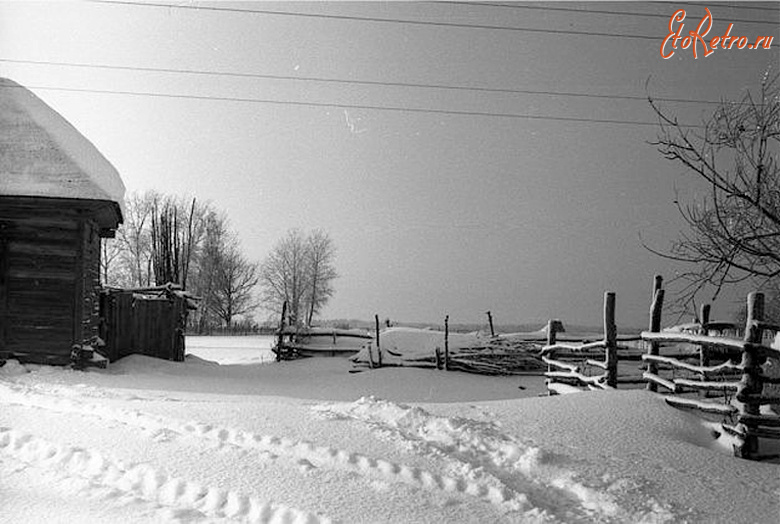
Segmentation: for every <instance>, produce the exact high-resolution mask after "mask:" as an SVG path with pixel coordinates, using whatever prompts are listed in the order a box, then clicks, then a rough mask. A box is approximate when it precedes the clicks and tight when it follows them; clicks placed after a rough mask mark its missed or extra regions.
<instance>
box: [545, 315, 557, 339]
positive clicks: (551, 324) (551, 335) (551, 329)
mask: <svg viewBox="0 0 780 524" xmlns="http://www.w3.org/2000/svg"><path fill="white" fill-rule="evenodd" d="M557 335H558V323H557V322H556V321H555V320H553V319H550V320H548V321H547V345H548V346H552V345H553V344H555V342H556V338H557Z"/></svg>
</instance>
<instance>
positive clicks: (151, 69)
mask: <svg viewBox="0 0 780 524" xmlns="http://www.w3.org/2000/svg"><path fill="white" fill-rule="evenodd" d="M0 62H6V63H11V64H34V65H49V66H58V67H59V66H62V67H76V68H89V69H106V70H117V71H142V72H150V73H174V74H188V75H202V76H223V77H234V78H258V79H264V80H285V81H288V80H289V81H297V82H316V83H324V84H327V83H332V84H342V85H356V86H378V87H404V88H420V89H442V90H450V91H473V92H482V93H495V94H519V95H543V96H559V97H577V98H595V99H606V100H631V101H642V102H646V101H647V97H646V96H637V95H606V94H597V93H577V92H573V91H547V90H534V89H510V88H497V87H485V86H453V85H446V84H425V83H414V82H386V81H379V80H346V79H342V78H328V77H311V76H295V75H269V74H262V73H240V72H231V71H204V70H197V69H174V68H164V67H140V66H121V65H109V64H84V63H77V62H56V61H48V60H17V59H11V58H0ZM653 99H654V100H656V101H659V102H674V103H688V104H720V103H721V102H720V101H718V100H696V99H691V98H663V97H658V98H656V97H653Z"/></svg>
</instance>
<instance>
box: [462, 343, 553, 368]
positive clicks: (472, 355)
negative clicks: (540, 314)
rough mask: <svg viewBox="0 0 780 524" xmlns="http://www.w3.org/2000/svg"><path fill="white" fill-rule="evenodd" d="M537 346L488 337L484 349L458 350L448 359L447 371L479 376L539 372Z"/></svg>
mask: <svg viewBox="0 0 780 524" xmlns="http://www.w3.org/2000/svg"><path fill="white" fill-rule="evenodd" d="M540 348H541V346H540V344H538V343H535V342H528V341H524V340H508V339H502V338H498V337H495V338H492V339H490V340H489V341H488V343H487V344H485V345H484V346H475V347H467V348H459V349H457V350H456V351H454V352H452V354H451V355H450V358H449V368H450V369H456V370H458V371H466V372H468V373H478V374H482V375H521V374H526V373H542V372H544V370H546V366H545V364H544V363H543V362H542V361H541V359H540V358H539V355H538V353H539V350H540Z"/></svg>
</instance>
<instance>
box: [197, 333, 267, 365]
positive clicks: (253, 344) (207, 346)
mask: <svg viewBox="0 0 780 524" xmlns="http://www.w3.org/2000/svg"><path fill="white" fill-rule="evenodd" d="M273 340H274V337H272V336H267V335H250V336H243V337H240V336H235V337H226V336H216V337H206V336H191V335H187V338H186V340H185V346H186V348H187V351H186V353H187V354H188V355H195V356H196V357H199V358H202V359H204V360H211V361H213V362H217V363H219V364H223V365H224V364H262V363H266V362H273V361H274V358H275V355H274V354H273V352H272V351H271V344H272V343H273Z"/></svg>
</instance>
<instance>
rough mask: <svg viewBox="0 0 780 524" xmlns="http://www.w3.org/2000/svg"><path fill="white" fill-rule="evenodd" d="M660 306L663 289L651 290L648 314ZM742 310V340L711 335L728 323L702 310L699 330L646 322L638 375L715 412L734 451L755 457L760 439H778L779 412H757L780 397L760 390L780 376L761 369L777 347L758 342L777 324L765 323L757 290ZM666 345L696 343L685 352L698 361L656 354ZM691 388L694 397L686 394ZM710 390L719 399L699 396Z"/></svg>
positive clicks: (672, 396)
mask: <svg viewBox="0 0 780 524" xmlns="http://www.w3.org/2000/svg"><path fill="white" fill-rule="evenodd" d="M662 307H663V289H656V291H655V295H654V299H653V306H652V309H651V318H655V317H658V318H659V319H660V316H661V308H662ZM747 311H748V314H747V321H746V324H745V329H744V336H743V338H742V340H738V339H735V338H731V337H724V336H712V335H711V334H710V333H711V332H712V331H713V330H715V331H718V330H722V329H723V328H724V327H727V326H728V324H727V323H722V322H709V321H708V319H707V318H706V317H707V316H708V315H707V312H705V311H703V312H702V318H701V319H700V324H699V326H698V329H696V328H695V326H694V327H693V328H692V329H689V330H688V332H668V331H667V332H660V329H659V328H660V322H658V323H651V326H650V331H644V332H642V335H641V336H642V340H645V341H646V342H647V343H648V352H647V354H646V355H643V357H642V359H643V360H644V361H645V362H647V371H645V372H644V374H643V376H644V378H645V379H646V380H647V389H649V390H650V391H658V388H659V387H661V388H663V390H664V391H666V392H668V393H669V396H667V397H666V402H667V403H668V404H669V405H671V406H674V407H676V408H682V409H690V410H694V411H698V412H702V413H710V414H715V415H718V416H720V417H721V419H722V422H721V426H722V428H723V430H724V431H725V432H727V433H729V434H731V435H733V436H735V437H737V439H738V442H739V444H737V445H735V447H734V454H735V455H737V456H739V457H744V458H755V459H760V458H764V457H762V456H761V455H760V454H759V439H760V438H768V439H780V416H777V415H767V414H762V413H761V406H762V405H766V404H778V403H780V396H772V395H769V394H766V393H765V391H764V387H765V385H769V384H780V378H774V377H768V376H765V375H764V373H763V369H762V365H763V364H765V363H766V361H767V359H768V358H770V357H771V358H774V359H780V350H777V349H774V348H771V347H769V346H766V345H763V344H762V342H763V340H764V332H765V331H771V332H775V333H776V332H778V331H780V326H777V325H773V324H770V323H767V322H764V296H763V294H761V293H751V294H749V295H748V298H747ZM667 344H672V345H674V346H679V345H680V344H684V345H688V346H694V347H698V348H699V351H698V352H694V353H692V354H690V355H688V356H689V360H690V359H692V360H697V362H695V363H692V362H690V361H686V359H684V358H673V357H669V356H664V355H660V354H659V350H660V348H661V347H662V346H663V345H667ZM697 353H698V354H697ZM715 362H717V363H715ZM662 371H664V372H665V373H663V374H662V373H661V372H662ZM669 374H671V376H668V375H669ZM678 375H680V376H678ZM691 393H695V394H696V397H695V398H691V396H690V394H691ZM686 394H687V395H688V396H687V397H686V396H684V395H686ZM713 394H715V395H717V396H718V397H719V399H720V401H717V400H715V401H712V400H701V399H700V397H702V396H703V397H704V398H705V399H708V398H712V395H713ZM734 401H736V402H734Z"/></svg>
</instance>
